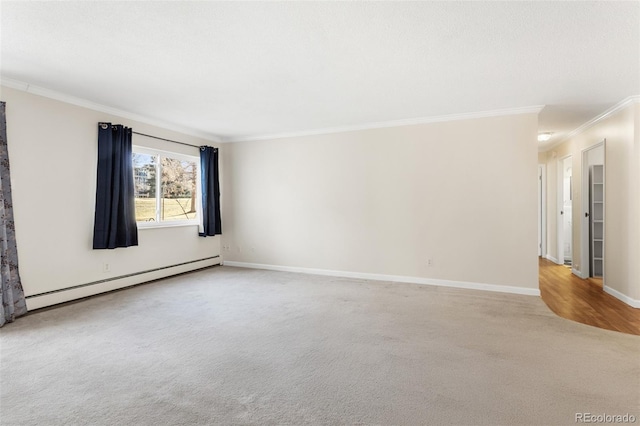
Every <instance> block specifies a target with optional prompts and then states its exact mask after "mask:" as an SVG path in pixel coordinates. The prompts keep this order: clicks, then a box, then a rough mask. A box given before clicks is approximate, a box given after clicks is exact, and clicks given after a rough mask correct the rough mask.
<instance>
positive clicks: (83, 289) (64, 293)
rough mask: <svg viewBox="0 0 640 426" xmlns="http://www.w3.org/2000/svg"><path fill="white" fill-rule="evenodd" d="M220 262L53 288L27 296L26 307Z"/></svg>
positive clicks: (128, 284) (56, 302)
mask: <svg viewBox="0 0 640 426" xmlns="http://www.w3.org/2000/svg"><path fill="white" fill-rule="evenodd" d="M220 262H221V259H220V258H212V259H207V260H201V261H194V262H189V263H186V264H180V265H176V266H174V267H168V268H164V269H160V270H154V271H150V272H145V273H141V274H134V275H130V276H126V275H125V276H124V277H122V278H116V279H114V280H111V281H105V282H99V283H96V284H91V285H82V286H76V287H70V288H68V289H60V290H54V291H52V292H48V293H44V294H41V295H32V296H27V300H26V301H27V309H28V310H29V311H32V310H34V309H39V308H44V307H47V306H53V305H57V304H59V303H64V302H70V301H72V300H77V299H82V298H84V297H89V296H95V295H97V294H100V293H106V292H109V291H113V290H118V289H121V288H125V287H131V286H134V285H137V284H142V283H145V282H148V281H153V280H157V279H160V278H168V277H170V276H172V275H177V274H182V273H185V272H190V271H193V270H196V269H200V268H206V267H208V266H214V265H218V264H220Z"/></svg>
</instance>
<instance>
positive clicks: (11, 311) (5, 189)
mask: <svg viewBox="0 0 640 426" xmlns="http://www.w3.org/2000/svg"><path fill="white" fill-rule="evenodd" d="M0 302H1V303H0V327H2V326H3V325H4V324H5V323H8V322H12V321H14V320H15V319H16V318H17V317H19V316H21V315H24V314H26V313H27V304H26V302H25V299H24V290H23V289H22V283H21V282H20V274H19V273H18V248H17V246H16V229H15V225H14V222H13V201H12V197H11V170H10V169H9V151H8V149H7V124H6V119H5V103H4V102H0Z"/></svg>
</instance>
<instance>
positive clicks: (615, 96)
mask: <svg viewBox="0 0 640 426" xmlns="http://www.w3.org/2000/svg"><path fill="white" fill-rule="evenodd" d="M0 13H1V25H2V27H1V28H2V29H1V36H2V41H1V49H2V50H1V52H0V60H1V63H0V78H3V79H4V80H3V81H5V80H9V79H10V80H18V81H20V82H25V83H28V84H31V85H34V86H39V87H42V88H46V89H49V90H53V91H56V92H60V93H64V94H66V95H70V96H74V97H77V98H81V99H85V100H88V101H91V102H94V103H98V104H101V105H105V106H108V107H112V108H117V109H121V110H125V111H128V112H130V113H134V114H138V115H141V116H145V117H150V118H153V119H156V120H161V121H163V122H166V123H171V124H175V125H178V126H182V127H186V128H189V129H192V130H194V131H197V132H201V133H204V134H208V135H216V136H219V137H221V138H223V140H242V139H247V138H252V137H253V138H256V137H260V136H265V135H273V134H293V133H297V132H309V131H316V130H317V131H321V130H322V129H335V128H344V127H345V126H346V127H349V126H365V125H369V124H375V123H381V122H388V121H393V120H406V119H418V118H427V117H441V116H446V115H450V114H465V113H475V112H483V111H493V110H499V109H511V108H522V107H528V106H533V105H545V108H544V109H543V110H542V112H541V113H540V124H539V131H540V132H554V136H553V138H552V139H551V140H550V141H549V142H548V143H547V144H546V145H544V146H543V148H544V147H545V146H547V147H548V146H551V145H553V144H554V143H557V142H558V141H559V140H562V138H563V137H565V136H566V135H567V133H568V132H570V131H572V130H574V129H576V128H577V127H579V126H580V125H582V124H583V123H585V122H587V121H588V120H590V119H592V118H593V117H595V116H597V115H598V114H600V113H602V112H603V111H605V110H606V109H607V108H609V107H611V106H613V105H615V104H616V103H618V102H620V101H622V100H623V99H625V98H626V97H628V96H632V95H638V94H639V93H640V2H613V1H609V2H604V1H603V2H574V1H571V2H537V1H536V2H192V1H179V2H178V1H176V2H152V1H140V2H12V1H4V0H3V1H2V2H1V3H0Z"/></svg>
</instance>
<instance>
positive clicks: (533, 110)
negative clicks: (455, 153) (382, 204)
mask: <svg viewBox="0 0 640 426" xmlns="http://www.w3.org/2000/svg"><path fill="white" fill-rule="evenodd" d="M542 108H544V105H533V106H528V107H521V108H506V109H496V110H491V111H479V112H469V113H463V114H448V115H438V116H431V117H418V118H408V119H403V120H391V121H379V122H374V123H365V124H356V125H349V126H340V127H328V128H323V129H315V130H307V131H300V132H288V133H273V134H266V135H255V136H246V137H237V138H234V137H230V138H225V139H224V140H223V142H249V141H260V140H267V139H281V138H293V137H300V136H316V135H325V134H331V133H343V132H353V131H357V130H370V129H382V128H387V127H399V126H411V125H415V124H428V123H440V122H444V121H457V120H472V119H475V118H487V117H500V116H505V115H516V114H539V113H540V111H542Z"/></svg>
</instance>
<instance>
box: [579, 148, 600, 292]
mask: <svg viewBox="0 0 640 426" xmlns="http://www.w3.org/2000/svg"><path fill="white" fill-rule="evenodd" d="M605 142H606V141H604V140H603V141H602V142H600V143H598V144H596V145H593V146H590V147H589V148H587V149H585V150H583V151H582V224H581V241H582V243H581V245H580V251H581V256H580V257H581V259H580V262H581V263H582V265H581V267H580V276H581V277H582V278H589V277H595V278H603V280H604V256H605V253H604V241H605V234H604V220H605V216H604V215H605V149H604V147H605Z"/></svg>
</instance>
